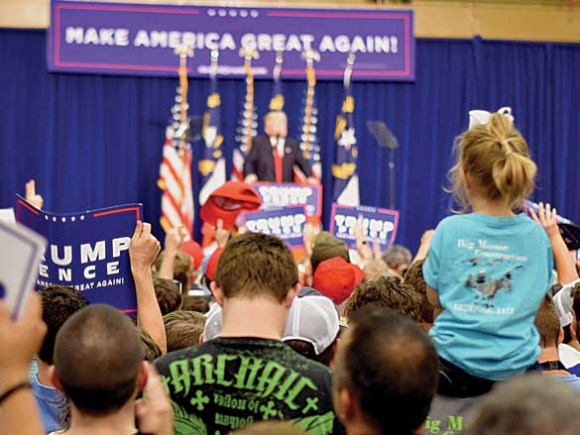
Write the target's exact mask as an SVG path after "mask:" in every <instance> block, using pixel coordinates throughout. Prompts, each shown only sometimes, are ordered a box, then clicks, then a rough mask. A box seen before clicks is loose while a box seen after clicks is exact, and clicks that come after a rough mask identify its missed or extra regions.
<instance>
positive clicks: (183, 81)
mask: <svg viewBox="0 0 580 435" xmlns="http://www.w3.org/2000/svg"><path fill="white" fill-rule="evenodd" d="M175 54H176V55H178V56H179V94H180V97H181V110H180V119H179V129H178V131H177V132H176V133H177V134H178V135H179V157H180V159H181V162H182V164H181V180H182V185H181V195H180V198H179V210H180V213H183V206H184V202H185V200H186V198H185V192H186V189H187V188H186V186H185V185H184V183H183V181H185V180H187V174H188V171H191V168H188V167H187V166H189V165H191V161H190V160H189V159H187V158H186V152H187V148H188V143H187V141H188V133H189V125H188V118H187V110H188V108H189V105H188V104H187V91H188V89H189V82H188V79H187V60H188V58H189V57H193V48H191V47H189V46H187V45H185V44H184V45H180V46H178V47H175ZM187 231H188V233H190V236H191V235H192V234H191V231H192V229H191V228H188V229H187Z"/></svg>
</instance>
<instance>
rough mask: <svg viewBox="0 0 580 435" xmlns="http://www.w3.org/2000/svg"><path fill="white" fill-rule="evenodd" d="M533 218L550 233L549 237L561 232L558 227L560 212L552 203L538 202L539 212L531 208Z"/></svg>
mask: <svg viewBox="0 0 580 435" xmlns="http://www.w3.org/2000/svg"><path fill="white" fill-rule="evenodd" d="M530 215H531V216H532V219H533V220H535V221H536V222H538V223H539V224H540V225H541V226H542V227H543V228H544V230H545V231H546V233H547V234H548V237H554V236H557V235H559V234H560V230H559V228H558V212H557V211H556V208H552V207H551V206H550V204H548V203H546V204H544V203H543V202H540V203H539V204H538V214H536V212H535V211H534V210H533V209H531V208H530Z"/></svg>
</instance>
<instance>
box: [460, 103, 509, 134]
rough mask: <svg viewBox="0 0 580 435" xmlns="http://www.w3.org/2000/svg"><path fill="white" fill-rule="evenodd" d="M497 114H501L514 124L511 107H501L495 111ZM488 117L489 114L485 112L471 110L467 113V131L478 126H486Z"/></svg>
mask: <svg viewBox="0 0 580 435" xmlns="http://www.w3.org/2000/svg"><path fill="white" fill-rule="evenodd" d="M497 113H501V114H502V115H503V116H506V117H508V118H509V120H510V121H511V122H514V117H513V116H512V108H511V107H502V108H501V109H499V110H498V111H497ZM490 117H491V113H490V112H488V111H486V110H471V111H470V112H469V129H470V130H471V129H472V128H473V127H477V126H478V125H484V124H487V121H489V118H490Z"/></svg>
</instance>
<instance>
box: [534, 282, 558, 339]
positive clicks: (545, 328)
mask: <svg viewBox="0 0 580 435" xmlns="http://www.w3.org/2000/svg"><path fill="white" fill-rule="evenodd" d="M534 323H535V325H536V328H537V330H538V333H539V334H540V346H541V347H542V348H543V349H545V348H548V347H557V346H558V338H559V336H560V318H559V317H558V310H557V309H556V304H555V303H554V300H553V299H552V296H551V295H550V294H549V293H547V294H546V296H544V300H543V301H542V304H541V305H540V308H539V309H538V313H537V314H536V321H535V322H534Z"/></svg>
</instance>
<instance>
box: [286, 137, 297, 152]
mask: <svg viewBox="0 0 580 435" xmlns="http://www.w3.org/2000/svg"><path fill="white" fill-rule="evenodd" d="M286 146H288V147H291V148H293V149H295V150H299V149H300V142H298V141H297V140H296V139H292V138H291V137H287V138H286Z"/></svg>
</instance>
